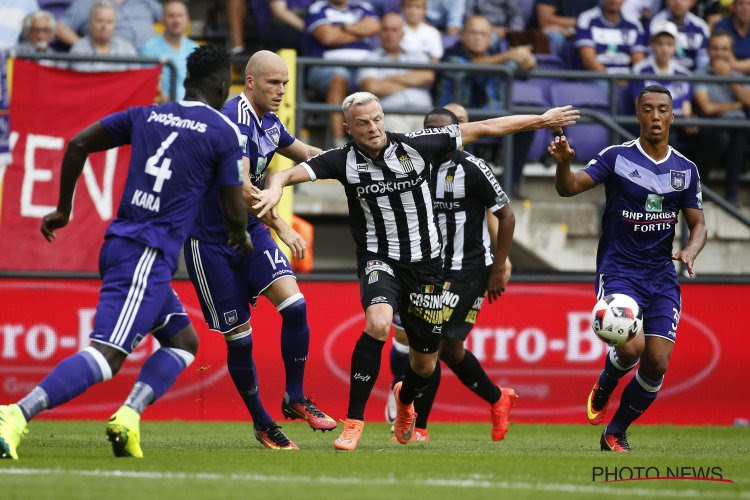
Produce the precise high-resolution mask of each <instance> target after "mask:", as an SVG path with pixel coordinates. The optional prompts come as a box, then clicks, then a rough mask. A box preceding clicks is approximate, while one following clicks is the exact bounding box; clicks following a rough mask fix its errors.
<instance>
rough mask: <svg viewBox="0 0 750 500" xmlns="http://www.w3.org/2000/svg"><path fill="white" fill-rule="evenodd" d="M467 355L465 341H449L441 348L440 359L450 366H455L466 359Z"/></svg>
mask: <svg viewBox="0 0 750 500" xmlns="http://www.w3.org/2000/svg"><path fill="white" fill-rule="evenodd" d="M465 353H466V351H465V350H464V343H463V341H457V342H454V341H453V340H448V341H446V342H444V343H443V345H442V346H441V348H440V359H442V360H443V361H445V362H446V363H447V364H448V366H454V365H457V364H458V363H460V362H461V360H462V359H464V355H465Z"/></svg>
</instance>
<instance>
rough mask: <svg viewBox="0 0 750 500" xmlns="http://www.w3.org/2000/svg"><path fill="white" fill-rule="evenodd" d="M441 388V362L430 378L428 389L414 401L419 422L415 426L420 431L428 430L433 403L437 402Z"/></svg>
mask: <svg viewBox="0 0 750 500" xmlns="http://www.w3.org/2000/svg"><path fill="white" fill-rule="evenodd" d="M439 387H440V361H438V363H437V364H436V365H435V371H434V372H433V373H432V376H430V382H429V384H427V388H426V389H425V390H424V391H423V392H422V393H421V394H417V397H416V398H415V399H414V411H416V412H417V420H416V422H415V424H414V426H415V427H417V428H418V429H426V428H427V419H428V418H429V417H430V411H432V403H434V402H435V396H437V391H438V388H439Z"/></svg>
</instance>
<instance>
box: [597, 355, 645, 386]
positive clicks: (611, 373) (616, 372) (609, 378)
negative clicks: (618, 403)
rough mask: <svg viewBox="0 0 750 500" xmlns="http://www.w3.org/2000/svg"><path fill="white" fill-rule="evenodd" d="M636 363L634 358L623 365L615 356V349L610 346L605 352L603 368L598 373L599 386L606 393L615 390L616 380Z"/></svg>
mask: <svg viewBox="0 0 750 500" xmlns="http://www.w3.org/2000/svg"><path fill="white" fill-rule="evenodd" d="M637 364H638V361H637V360H636V361H635V363H633V364H631V365H625V364H624V363H622V362H621V361H620V359H619V357H618V356H617V351H615V349H614V348H611V349H610V350H609V353H608V354H607V358H606V359H605V360H604V370H603V371H602V373H601V374H600V375H599V387H601V388H602V389H603V390H605V391H606V392H607V394H611V393H612V391H614V390H615V387H617V382H619V381H620V379H621V378H622V377H624V376H625V375H627V373H628V372H629V371H630V370H632V369H633V367H634V366H635V365H637Z"/></svg>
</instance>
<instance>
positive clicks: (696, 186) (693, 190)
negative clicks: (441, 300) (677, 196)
mask: <svg viewBox="0 0 750 500" xmlns="http://www.w3.org/2000/svg"><path fill="white" fill-rule="evenodd" d="M682 208H695V209H697V210H703V189H702V188H701V178H700V174H699V173H698V169H697V168H696V167H695V164H691V168H690V184H689V185H688V188H687V189H686V190H685V193H684V196H683V198H682Z"/></svg>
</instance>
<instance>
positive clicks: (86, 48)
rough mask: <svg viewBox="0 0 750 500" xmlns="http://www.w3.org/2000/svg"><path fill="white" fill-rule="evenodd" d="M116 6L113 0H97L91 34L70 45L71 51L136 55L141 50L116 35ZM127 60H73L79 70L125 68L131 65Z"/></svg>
mask: <svg viewBox="0 0 750 500" xmlns="http://www.w3.org/2000/svg"><path fill="white" fill-rule="evenodd" d="M116 29H117V9H116V8H115V6H114V4H113V3H112V1H111V0H97V1H96V3H94V6H93V7H92V8H91V12H90V16H89V28H88V35H86V36H84V37H83V38H81V39H80V40H78V41H77V42H76V43H75V45H73V47H71V48H70V53H71V54H78V55H90V56H129V57H137V56H138V51H137V50H135V47H133V45H132V44H131V43H130V42H128V41H127V40H125V39H123V38H120V37H118V36H115V32H116ZM131 67H132V65H130V64H127V63H111V62H83V63H75V64H73V69H75V70H76V71H122V70H125V69H129V68H131Z"/></svg>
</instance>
